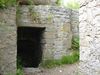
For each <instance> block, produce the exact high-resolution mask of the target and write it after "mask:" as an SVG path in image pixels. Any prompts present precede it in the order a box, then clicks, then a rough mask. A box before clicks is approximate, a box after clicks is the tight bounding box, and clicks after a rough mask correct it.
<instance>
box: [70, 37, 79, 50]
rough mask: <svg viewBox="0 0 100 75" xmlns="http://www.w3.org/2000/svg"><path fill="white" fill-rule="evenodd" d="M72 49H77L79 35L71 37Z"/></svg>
mask: <svg viewBox="0 0 100 75" xmlns="http://www.w3.org/2000/svg"><path fill="white" fill-rule="evenodd" d="M71 48H72V50H79V37H74V38H72V47H71Z"/></svg>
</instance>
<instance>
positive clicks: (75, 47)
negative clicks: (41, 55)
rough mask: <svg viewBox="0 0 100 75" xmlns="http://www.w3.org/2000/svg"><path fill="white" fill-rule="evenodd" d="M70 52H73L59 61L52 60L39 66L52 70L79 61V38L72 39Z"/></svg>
mask: <svg viewBox="0 0 100 75" xmlns="http://www.w3.org/2000/svg"><path fill="white" fill-rule="evenodd" d="M71 50H72V51H73V52H72V53H71V54H69V55H66V56H63V57H62V58H61V59H59V60H54V59H51V60H45V61H43V62H42V63H41V66H42V67H44V68H53V67H56V66H61V65H64V64H73V63H75V62H77V61H79V38H78V37H75V38H73V39H72V47H71Z"/></svg>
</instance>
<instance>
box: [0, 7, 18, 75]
mask: <svg viewBox="0 0 100 75" xmlns="http://www.w3.org/2000/svg"><path fill="white" fill-rule="evenodd" d="M15 9H16V8H14V7H13V8H7V9H0V75H8V74H9V75H16V74H15V73H16V54H17V48H16V46H17V45H16V10H15Z"/></svg>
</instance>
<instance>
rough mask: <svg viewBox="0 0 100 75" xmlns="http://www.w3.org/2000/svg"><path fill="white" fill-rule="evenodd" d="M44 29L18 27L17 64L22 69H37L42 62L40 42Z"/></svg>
mask: <svg viewBox="0 0 100 75" xmlns="http://www.w3.org/2000/svg"><path fill="white" fill-rule="evenodd" d="M44 30H45V28H38V27H18V29H17V60H18V62H17V64H20V65H22V67H38V66H39V64H40V62H41V60H42V53H43V51H42V45H41V40H42V36H43V32H44Z"/></svg>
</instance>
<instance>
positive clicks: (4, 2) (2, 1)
mask: <svg viewBox="0 0 100 75" xmlns="http://www.w3.org/2000/svg"><path fill="white" fill-rule="evenodd" d="M15 5H16V0H0V8H7V7H9V6H15Z"/></svg>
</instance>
